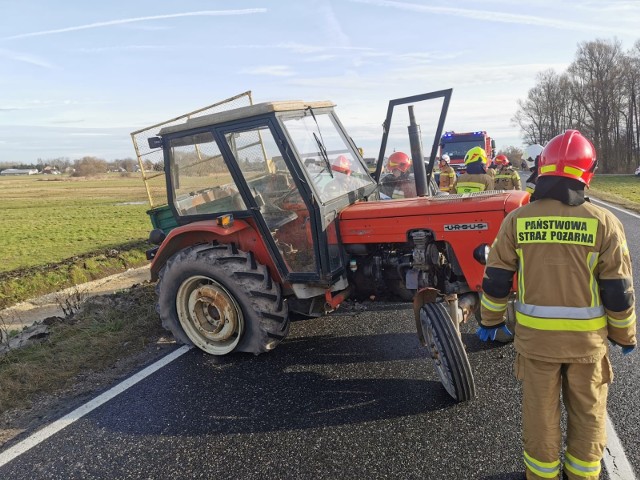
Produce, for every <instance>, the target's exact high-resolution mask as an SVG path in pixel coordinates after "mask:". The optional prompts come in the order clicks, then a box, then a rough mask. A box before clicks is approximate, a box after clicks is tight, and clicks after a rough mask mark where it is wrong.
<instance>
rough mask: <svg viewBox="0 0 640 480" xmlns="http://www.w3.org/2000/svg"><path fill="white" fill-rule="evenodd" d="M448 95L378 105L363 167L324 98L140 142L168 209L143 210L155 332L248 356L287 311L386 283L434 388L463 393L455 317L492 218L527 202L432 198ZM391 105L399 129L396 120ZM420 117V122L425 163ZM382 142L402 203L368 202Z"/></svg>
mask: <svg viewBox="0 0 640 480" xmlns="http://www.w3.org/2000/svg"><path fill="white" fill-rule="evenodd" d="M450 96H451V90H444V91H439V92H433V93H428V94H423V95H417V96H413V97H407V98H403V99H398V100H393V101H391V102H390V104H389V109H388V113H387V118H386V120H385V122H384V136H383V141H382V146H381V148H380V154H379V157H378V163H377V169H376V172H375V173H374V174H373V175H372V174H370V173H369V170H368V169H367V166H366V164H365V162H364V161H363V159H362V157H361V154H360V152H359V150H358V148H357V147H356V145H355V143H354V142H353V140H352V139H351V137H350V136H349V135H348V134H347V133H346V131H345V129H344V127H343V126H342V124H341V123H340V121H339V119H338V117H337V116H336V113H335V111H334V105H333V104H332V103H331V102H326V101H325V102H310V103H305V102H300V101H292V102H272V103H261V104H257V105H249V106H245V107H240V108H235V109H232V110H227V111H222V112H219V113H214V114H210V115H205V116H201V117H198V118H192V119H189V120H188V121H186V122H184V123H179V124H176V125H172V126H168V127H164V128H162V129H161V130H160V131H159V133H158V135H157V136H153V137H151V138H149V146H150V147H151V148H161V149H162V151H163V155H164V171H165V175H166V188H167V200H168V202H167V204H166V206H164V207H161V208H156V209H153V210H151V211H150V213H151V214H152V221H153V223H154V225H156V226H157V227H159V228H156V229H155V230H154V231H153V232H152V233H151V236H150V239H151V241H152V242H153V243H155V244H156V245H158V246H157V247H155V248H153V249H151V250H150V251H149V252H148V257H149V259H152V260H153V263H152V265H151V275H152V279H154V280H158V283H157V288H156V291H157V294H158V303H157V311H158V313H159V315H160V317H161V319H162V322H163V325H164V326H165V328H167V329H168V330H170V331H171V332H172V333H173V335H174V336H175V338H176V339H177V340H178V341H179V342H182V343H185V344H192V345H195V346H196V347H198V348H200V349H202V350H203V351H205V352H207V353H210V354H213V355H225V354H228V353H230V352H236V351H240V352H252V353H254V354H259V353H263V352H267V351H269V350H272V349H273V348H275V347H276V346H277V345H278V344H279V343H280V342H282V341H283V340H284V339H285V338H286V336H287V333H288V332H289V324H290V319H291V317H292V316H294V315H299V314H300V315H305V316H319V315H322V314H324V313H327V312H329V311H331V310H333V309H336V308H337V307H338V306H339V305H340V304H341V303H342V302H344V301H345V300H346V299H347V298H350V297H351V298H368V297H370V296H371V295H376V296H378V297H379V296H382V295H383V294H384V293H387V294H388V293H389V292H391V294H392V295H393V296H394V297H395V298H400V299H403V300H405V301H410V300H412V299H413V302H414V307H415V311H416V324H417V329H418V336H419V337H420V340H421V341H422V343H423V344H424V345H425V346H427V347H428V348H429V350H430V353H431V356H432V357H433V359H434V361H435V365H436V370H437V372H438V374H439V376H440V379H441V380H442V383H443V385H444V386H445V388H446V390H447V391H448V392H449V393H450V394H451V396H452V397H453V398H455V399H456V400H458V401H464V400H468V399H471V398H473V397H474V396H475V392H474V382H473V375H472V372H471V368H470V365H469V361H468V358H467V355H466V352H465V349H464V345H463V344H462V340H461V336H460V332H459V325H460V323H461V322H463V321H466V319H467V316H468V315H469V314H470V313H472V312H474V311H475V310H476V309H477V306H478V304H479V302H478V296H479V294H480V290H481V283H482V276H483V271H484V261H485V259H486V254H487V252H488V248H489V246H490V245H491V243H492V242H493V240H494V238H495V236H496V234H497V232H498V228H499V227H500V223H501V222H502V220H503V218H504V217H505V215H506V214H507V213H508V212H509V211H511V210H513V209H515V208H517V207H519V206H521V205H522V204H524V203H526V202H527V201H528V198H529V197H528V194H527V193H525V192H519V191H518V192H515V191H510V192H483V193H477V194H462V195H447V194H441V193H440V192H439V191H438V188H437V186H436V184H435V182H434V181H433V176H432V170H433V164H434V161H435V157H436V152H437V149H438V143H439V142H438V140H439V139H440V138H441V135H442V128H443V125H444V120H445V117H446V112H447V109H448V105H449V100H450ZM407 104H411V105H410V106H408V109H402V108H398V107H400V106H402V105H407ZM394 112H396V117H398V118H400V119H401V122H402V121H403V120H402V119H407V120H406V121H404V127H406V126H407V125H408V135H407V131H406V130H404V128H394V124H393V123H392V117H393V115H394ZM407 113H408V116H407ZM419 115H421V117H420V120H425V119H428V120H432V122H431V123H434V125H433V126H432V127H431V131H430V134H429V138H428V141H430V142H431V143H430V145H431V153H430V156H429V157H428V158H429V161H428V163H426V162H425V161H424V158H425V157H424V155H423V154H422V145H423V143H425V138H426V135H425V134H424V133H423V132H422V131H421V127H420V126H419V124H418V123H417V122H416V118H418V117H419ZM402 130H404V132H402ZM390 142H392V143H393V144H394V145H398V144H402V145H404V146H405V147H407V149H408V150H410V153H411V158H412V160H413V162H412V165H413V167H412V170H413V172H412V173H409V174H408V175H406V176H405V177H404V179H402V181H408V182H412V183H413V184H414V191H415V192H416V195H415V196H414V197H412V198H411V197H406V196H405V197H404V198H399V199H393V198H392V199H390V200H381V199H380V184H381V177H383V173H382V171H383V165H384V163H385V161H386V159H387V155H386V149H387V144H388V143H390Z"/></svg>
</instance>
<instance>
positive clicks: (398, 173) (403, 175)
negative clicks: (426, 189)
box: [380, 152, 416, 199]
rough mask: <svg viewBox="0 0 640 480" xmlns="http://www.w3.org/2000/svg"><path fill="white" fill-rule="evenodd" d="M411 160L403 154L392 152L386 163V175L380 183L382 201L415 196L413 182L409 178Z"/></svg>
mask: <svg viewBox="0 0 640 480" xmlns="http://www.w3.org/2000/svg"><path fill="white" fill-rule="evenodd" d="M410 169H411V159H410V158H409V156H408V155H407V154H406V153H404V152H394V153H392V154H391V155H390V156H389V160H388V161H387V170H388V171H389V174H388V175H385V176H384V177H383V178H382V180H381V182H380V193H381V197H382V198H383V199H389V198H413V197H415V196H416V186H415V181H414V180H413V178H412V177H411V173H410Z"/></svg>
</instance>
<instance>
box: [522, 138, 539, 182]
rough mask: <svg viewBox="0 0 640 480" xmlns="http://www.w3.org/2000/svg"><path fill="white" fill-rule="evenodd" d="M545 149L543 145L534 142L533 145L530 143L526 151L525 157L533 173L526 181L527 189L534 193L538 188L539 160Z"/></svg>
mask: <svg viewBox="0 0 640 480" xmlns="http://www.w3.org/2000/svg"><path fill="white" fill-rule="evenodd" d="M542 150H544V147H543V146H542V145H539V144H537V143H534V144H533V145H529V146H528V147H527V148H526V149H525V151H524V155H523V158H524V160H525V162H527V165H528V167H529V171H530V172H531V175H530V176H529V178H527V182H526V190H527V192H529V193H533V191H534V190H535V189H536V180H537V179H538V161H539V160H540V154H541V153H542Z"/></svg>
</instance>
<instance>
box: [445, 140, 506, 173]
mask: <svg viewBox="0 0 640 480" xmlns="http://www.w3.org/2000/svg"><path fill="white" fill-rule="evenodd" d="M473 147H482V148H483V149H484V151H485V152H487V157H488V158H490V159H491V158H493V157H495V150H496V142H495V140H494V139H492V138H491V137H490V136H489V135H487V132H485V131H478V132H462V133H461V132H454V131H451V132H445V133H444V134H443V135H442V137H441V138H440V156H442V155H445V154H446V155H449V158H450V159H451V162H450V165H451V166H452V167H453V169H454V170H455V171H456V172H457V173H463V172H464V171H465V170H466V168H465V165H464V156H465V155H466V153H467V152H468V151H469V150H471V149H472V148H473Z"/></svg>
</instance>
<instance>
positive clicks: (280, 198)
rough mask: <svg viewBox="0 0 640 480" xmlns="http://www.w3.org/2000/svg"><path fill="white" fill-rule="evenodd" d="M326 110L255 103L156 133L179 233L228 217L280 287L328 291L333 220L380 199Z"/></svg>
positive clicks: (340, 265) (338, 262)
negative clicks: (246, 230)
mask: <svg viewBox="0 0 640 480" xmlns="http://www.w3.org/2000/svg"><path fill="white" fill-rule="evenodd" d="M333 107H334V105H333V104H332V103H330V102H313V103H303V102H271V103H262V104H257V105H251V106H247V107H242V108H238V109H235V110H230V111H225V112H221V113H216V114H212V115H207V116H202V117H198V118H194V119H191V120H189V121H187V122H186V123H183V124H180V125H176V126H170V127H165V128H163V129H162V130H161V131H160V132H159V134H160V136H159V137H153V138H151V139H149V140H150V145H152V144H154V145H158V144H161V146H162V147H163V150H164V155H165V159H164V161H165V173H166V177H167V180H166V181H167V194H168V195H167V197H168V204H169V206H170V208H171V210H172V212H173V217H174V218H175V219H176V223H177V225H188V224H193V223H194V222H199V221H211V220H212V219H216V218H218V217H220V216H221V215H223V214H227V213H229V214H231V215H232V216H233V218H234V220H235V221H244V222H248V223H249V224H250V225H252V226H254V228H255V229H256V230H257V231H258V232H259V233H260V237H261V238H262V239H263V241H264V244H265V247H266V250H267V252H268V254H269V256H270V257H271V259H272V260H273V264H274V266H275V267H276V269H277V271H278V273H279V276H280V278H281V279H283V280H285V281H287V282H291V283H293V284H297V283H302V284H309V283H311V284H318V285H319V286H320V285H321V286H323V287H325V288H326V287H327V286H328V285H330V284H331V283H332V280H333V279H335V278H336V277H337V276H339V275H340V273H341V272H342V271H343V270H344V261H343V255H342V254H341V251H340V249H339V248H338V245H337V244H338V232H337V230H336V225H335V219H336V217H337V215H338V213H339V212H340V211H341V210H342V209H343V208H345V207H346V206H348V205H349V204H353V203H355V202H358V201H360V200H363V199H365V198H368V197H370V196H374V197H375V196H376V195H377V185H376V182H375V181H374V180H373V178H372V176H371V174H370V173H369V171H368V169H367V167H366V165H365V163H364V161H363V159H362V157H361V155H360V154H359V151H358V149H357V148H356V146H355V145H354V143H353V141H352V140H351V139H350V138H349V137H348V136H347V135H346V134H345V130H344V128H343V127H342V125H341V123H340V121H339V120H338V118H337V116H336V115H335V114H334V110H333ZM262 260H263V262H265V261H266V260H265V259H262ZM268 263H269V264H271V263H272V262H268Z"/></svg>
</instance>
